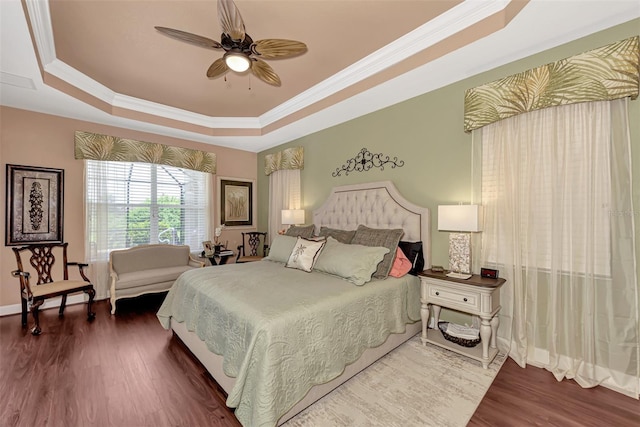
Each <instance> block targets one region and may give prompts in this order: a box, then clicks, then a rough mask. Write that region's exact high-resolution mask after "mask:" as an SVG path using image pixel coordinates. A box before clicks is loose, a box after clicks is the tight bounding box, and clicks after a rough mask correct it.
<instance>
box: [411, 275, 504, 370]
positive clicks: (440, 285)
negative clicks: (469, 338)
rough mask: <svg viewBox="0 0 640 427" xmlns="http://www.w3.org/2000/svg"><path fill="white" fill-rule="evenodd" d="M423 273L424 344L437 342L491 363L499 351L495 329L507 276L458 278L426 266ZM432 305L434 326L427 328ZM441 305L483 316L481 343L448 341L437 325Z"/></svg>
mask: <svg viewBox="0 0 640 427" xmlns="http://www.w3.org/2000/svg"><path fill="white" fill-rule="evenodd" d="M418 276H419V277H420V302H421V303H422V306H421V309H420V314H421V317H422V337H421V340H422V344H424V345H426V343H431V344H435V345H437V346H440V347H444V348H446V349H448V350H451V351H455V352H456V353H459V354H462V355H464V356H467V357H470V358H472V359H474V360H477V361H479V362H482V367H483V368H485V369H487V367H488V366H489V363H491V361H492V360H493V359H494V357H496V354H498V348H497V346H496V332H497V330H498V325H499V323H500V320H499V318H498V316H497V314H498V312H499V311H500V292H499V290H500V287H501V286H502V285H503V284H504V283H505V280H504V279H489V278H486V277H481V276H479V275H477V274H474V275H473V276H471V278H469V279H466V280H464V279H455V278H452V277H447V276H446V273H435V272H432V271H431V270H425V271H423V272H422V273H420V274H419V275H418ZM429 306H431V309H433V318H434V321H435V326H436V328H435V329H431V330H429V329H428V324H429ZM442 307H446V308H450V309H453V310H457V311H461V312H464V313H469V314H473V315H477V316H479V317H480V319H481V325H480V338H481V343H480V344H481V345H479V346H476V347H463V346H461V345H458V344H455V343H453V342H451V341H447V340H446V339H445V338H444V337H443V336H442V333H441V332H440V330H439V329H438V321H439V320H440V309H441V308H442Z"/></svg>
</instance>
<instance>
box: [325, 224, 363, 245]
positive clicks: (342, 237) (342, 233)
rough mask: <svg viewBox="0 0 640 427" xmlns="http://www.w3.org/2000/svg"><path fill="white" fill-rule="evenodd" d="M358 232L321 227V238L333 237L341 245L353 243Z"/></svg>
mask: <svg viewBox="0 0 640 427" xmlns="http://www.w3.org/2000/svg"><path fill="white" fill-rule="evenodd" d="M355 234H356V230H340V229H337V228H329V227H320V236H324V237H329V236H331V237H333V238H334V239H336V240H337V241H338V242H340V243H351V240H353V236H355Z"/></svg>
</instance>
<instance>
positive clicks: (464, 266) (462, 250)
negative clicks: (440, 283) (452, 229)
mask: <svg viewBox="0 0 640 427" xmlns="http://www.w3.org/2000/svg"><path fill="white" fill-rule="evenodd" d="M449 270H451V271H453V272H455V273H464V274H471V233H450V234H449Z"/></svg>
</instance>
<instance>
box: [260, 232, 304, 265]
mask: <svg viewBox="0 0 640 427" xmlns="http://www.w3.org/2000/svg"><path fill="white" fill-rule="evenodd" d="M297 240H298V238H297V237H292V236H282V235H280V234H278V235H277V236H276V238H275V239H273V242H271V247H270V248H269V256H267V257H266V258H265V259H267V260H269V261H275V262H282V263H285V262H287V261H288V260H289V256H290V255H291V251H293V247H294V246H295V245H296V241H297Z"/></svg>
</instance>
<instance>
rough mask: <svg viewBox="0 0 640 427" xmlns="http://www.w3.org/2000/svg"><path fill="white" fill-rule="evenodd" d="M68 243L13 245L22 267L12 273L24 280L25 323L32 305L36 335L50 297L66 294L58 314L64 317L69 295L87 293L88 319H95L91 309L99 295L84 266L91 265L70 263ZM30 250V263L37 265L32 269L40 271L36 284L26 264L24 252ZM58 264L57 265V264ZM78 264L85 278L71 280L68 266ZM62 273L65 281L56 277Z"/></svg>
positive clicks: (33, 331)
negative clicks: (28, 308) (41, 315)
mask: <svg viewBox="0 0 640 427" xmlns="http://www.w3.org/2000/svg"><path fill="white" fill-rule="evenodd" d="M67 246H68V243H44V244H32V245H26V246H21V247H16V248H12V249H13V253H14V254H15V255H16V262H17V263H18V269H17V270H15V271H12V272H11V274H12V275H13V276H14V277H18V278H19V279H20V298H21V302H22V326H23V327H26V326H27V306H28V305H30V306H31V314H32V315H33V319H34V320H35V322H36V324H35V326H34V327H33V328H32V329H31V333H32V334H33V335H40V332H42V330H41V329H40V320H39V316H38V312H39V309H40V306H41V305H42V303H43V302H44V300H46V299H47V298H54V297H58V296H62V302H61V303H60V310H59V312H58V315H59V316H60V317H62V316H63V315H64V308H65V305H66V304H67V295H69V294H72V293H75V292H84V293H86V294H88V295H89V302H88V304H87V318H88V320H93V319H94V318H95V316H96V314H95V313H94V312H93V311H91V305H92V304H93V298H94V296H95V294H96V292H95V290H94V289H93V285H92V284H91V283H90V281H89V279H88V278H87V276H85V274H84V267H86V266H87V264H80V263H77V262H67ZM24 252H29V253H30V256H29V259H28V260H29V264H30V265H31V267H33V268H32V269H30V270H32V271H35V272H36V273H37V274H38V281H37V283H35V284H33V283H31V281H30V277H31V273H30V272H29V271H27V270H25V268H24V265H23V263H22V258H21V256H27V255H28V254H23V253H24ZM60 252H62V266H61V267H60V264H57V265H55V261H56V254H58V255H59V253H60ZM54 265H55V267H54ZM70 265H77V266H78V270H79V272H80V276H82V279H83V280H69V270H68V266H70ZM54 271H57V274H58V275H60V273H62V274H61V275H62V280H60V279H58V280H55V279H54V276H55V275H56V274H55V273H54Z"/></svg>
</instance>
